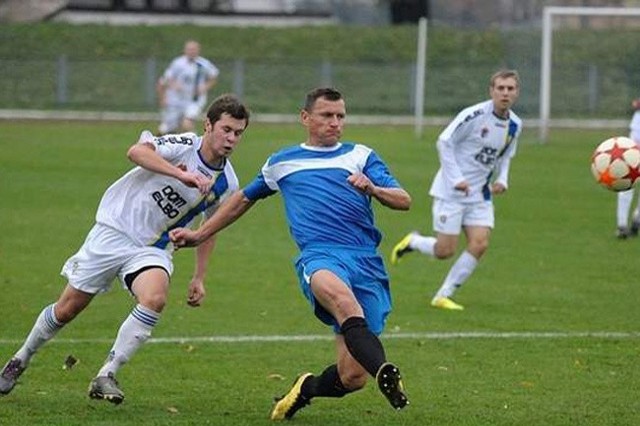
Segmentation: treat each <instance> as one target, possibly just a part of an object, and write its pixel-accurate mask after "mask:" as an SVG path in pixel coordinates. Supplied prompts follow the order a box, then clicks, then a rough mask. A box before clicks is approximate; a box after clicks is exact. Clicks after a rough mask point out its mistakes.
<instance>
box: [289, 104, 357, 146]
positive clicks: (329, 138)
mask: <svg viewBox="0 0 640 426" xmlns="http://www.w3.org/2000/svg"><path fill="white" fill-rule="evenodd" d="M346 115H347V113H346V108H345V105H344V100H343V99H340V100H337V101H330V100H327V99H325V98H318V99H317V100H316V102H315V104H314V106H313V109H312V110H311V111H306V110H302V113H301V115H300V116H301V120H302V124H303V125H304V126H305V127H306V128H307V131H308V134H309V140H308V141H307V143H308V144H309V145H316V146H332V145H335V144H336V143H338V141H339V140H340V138H341V137H342V129H343V127H344V119H345V117H346Z"/></svg>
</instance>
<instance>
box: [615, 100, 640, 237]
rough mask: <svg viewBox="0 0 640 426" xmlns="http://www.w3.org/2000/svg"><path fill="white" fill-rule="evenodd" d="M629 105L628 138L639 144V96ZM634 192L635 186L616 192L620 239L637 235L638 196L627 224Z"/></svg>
mask: <svg viewBox="0 0 640 426" xmlns="http://www.w3.org/2000/svg"><path fill="white" fill-rule="evenodd" d="M631 107H632V108H633V110H634V112H633V116H632V117H631V122H630V123H629V138H630V139H632V140H634V141H635V142H636V143H637V144H638V145H640V98H638V99H634V100H633V101H631ZM635 192H636V189H635V188H631V189H630V190H628V191H621V192H618V203H617V206H616V222H617V226H618V229H617V230H616V237H618V238H620V239H626V238H627V237H636V236H638V230H639V229H640V198H638V200H637V201H636V202H637V204H636V209H635V210H634V211H633V214H632V215H631V225H630V226H629V213H630V212H631V205H632V204H633V195H634V193H635Z"/></svg>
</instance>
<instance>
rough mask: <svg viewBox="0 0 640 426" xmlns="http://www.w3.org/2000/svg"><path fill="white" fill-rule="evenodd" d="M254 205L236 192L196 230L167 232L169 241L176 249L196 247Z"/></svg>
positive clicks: (242, 194)
mask: <svg viewBox="0 0 640 426" xmlns="http://www.w3.org/2000/svg"><path fill="white" fill-rule="evenodd" d="M254 204H255V201H251V200H249V199H248V198H247V197H245V196H244V192H242V191H237V192H235V193H234V194H232V195H231V196H230V197H229V199H227V201H225V202H224V203H222V205H221V206H220V208H218V210H217V211H216V212H215V213H214V214H213V216H211V217H210V218H209V219H207V220H206V221H205V222H204V223H203V224H202V225H201V226H200V227H199V228H198V229H197V230H195V231H193V230H190V229H186V228H176V229H173V230H172V231H170V232H169V239H170V240H171V242H172V243H173V245H174V246H175V247H178V248H179V247H194V246H197V245H199V244H201V243H202V242H203V241H205V240H206V239H207V238H209V237H211V236H213V235H215V234H217V233H218V232H219V231H221V230H223V229H224V228H226V227H227V226H229V225H231V224H232V223H233V222H235V221H236V220H237V219H238V218H239V217H240V216H242V215H243V214H245V212H246V211H247V210H249V209H250V208H251V207H252V206H253V205H254Z"/></svg>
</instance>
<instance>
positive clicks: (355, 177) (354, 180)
mask: <svg viewBox="0 0 640 426" xmlns="http://www.w3.org/2000/svg"><path fill="white" fill-rule="evenodd" d="M347 182H349V183H350V184H351V185H352V186H353V187H354V188H355V189H357V190H358V191H360V192H362V193H363V194H367V195H372V194H373V190H374V189H375V185H374V184H373V183H372V182H371V180H369V178H368V177H367V176H365V175H364V174H362V173H354V174H352V175H351V176H349V177H348V178H347Z"/></svg>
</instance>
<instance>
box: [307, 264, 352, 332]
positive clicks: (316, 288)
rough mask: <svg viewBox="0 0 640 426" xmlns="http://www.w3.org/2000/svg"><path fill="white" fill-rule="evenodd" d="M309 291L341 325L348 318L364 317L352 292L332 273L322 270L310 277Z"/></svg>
mask: <svg viewBox="0 0 640 426" xmlns="http://www.w3.org/2000/svg"><path fill="white" fill-rule="evenodd" d="M311 291H313V295H314V297H315V298H316V300H317V301H318V302H319V303H320V304H321V305H322V307H324V308H325V309H326V310H327V311H328V312H329V313H331V315H333V317H334V318H335V319H336V321H338V324H342V323H343V322H344V321H345V320H346V319H347V318H350V317H364V313H363V312H362V307H361V306H360V304H359V303H358V301H357V300H356V297H355V296H354V294H353V292H352V291H351V289H350V288H349V287H347V285H346V284H345V283H344V282H343V281H342V280H341V279H340V278H338V276H336V275H335V274H334V273H333V272H331V271H329V270H326V269H323V270H320V271H317V272H315V273H314V274H313V276H312V277H311Z"/></svg>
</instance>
